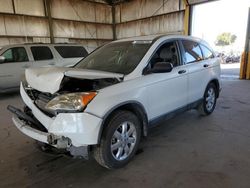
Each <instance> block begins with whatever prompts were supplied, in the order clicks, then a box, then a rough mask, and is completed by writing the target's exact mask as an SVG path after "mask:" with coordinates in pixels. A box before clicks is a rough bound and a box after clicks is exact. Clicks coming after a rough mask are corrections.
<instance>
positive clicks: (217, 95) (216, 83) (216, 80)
mask: <svg viewBox="0 0 250 188" xmlns="http://www.w3.org/2000/svg"><path fill="white" fill-rule="evenodd" d="M210 83H212V84H214V85H215V87H216V90H217V92H216V98H218V97H219V95H220V82H219V80H218V79H217V78H215V79H212V80H210V82H209V83H208V84H210Z"/></svg>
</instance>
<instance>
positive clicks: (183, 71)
mask: <svg viewBox="0 0 250 188" xmlns="http://www.w3.org/2000/svg"><path fill="white" fill-rule="evenodd" d="M185 72H186V70H180V71H179V72H178V74H184V73H185Z"/></svg>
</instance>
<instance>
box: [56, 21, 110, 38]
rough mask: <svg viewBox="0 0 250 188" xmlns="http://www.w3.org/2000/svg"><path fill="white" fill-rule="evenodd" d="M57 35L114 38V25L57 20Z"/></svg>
mask: <svg viewBox="0 0 250 188" xmlns="http://www.w3.org/2000/svg"><path fill="white" fill-rule="evenodd" d="M53 30H54V36H55V37H70V38H89V39H90V38H93V39H98V38H99V39H112V37H113V34H112V25H97V24H90V23H81V22H73V21H63V20H55V21H54V22H53Z"/></svg>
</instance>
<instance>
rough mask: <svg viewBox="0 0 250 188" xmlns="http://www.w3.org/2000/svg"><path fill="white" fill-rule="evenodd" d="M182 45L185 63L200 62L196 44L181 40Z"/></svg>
mask: <svg viewBox="0 0 250 188" xmlns="http://www.w3.org/2000/svg"><path fill="white" fill-rule="evenodd" d="M182 44H183V47H184V57H185V59H186V63H194V62H196V61H200V60H202V52H201V48H200V46H199V44H198V43H197V42H193V41H189V40H183V41H182Z"/></svg>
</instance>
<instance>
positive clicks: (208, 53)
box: [200, 44, 214, 59]
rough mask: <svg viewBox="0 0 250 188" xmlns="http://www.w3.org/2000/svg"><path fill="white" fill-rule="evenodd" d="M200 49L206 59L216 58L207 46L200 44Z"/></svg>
mask: <svg viewBox="0 0 250 188" xmlns="http://www.w3.org/2000/svg"><path fill="white" fill-rule="evenodd" d="M200 47H201V50H202V53H203V58H204V59H210V58H214V54H213V52H212V51H211V50H210V49H209V48H207V47H206V46H204V45H202V44H200Z"/></svg>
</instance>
